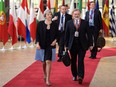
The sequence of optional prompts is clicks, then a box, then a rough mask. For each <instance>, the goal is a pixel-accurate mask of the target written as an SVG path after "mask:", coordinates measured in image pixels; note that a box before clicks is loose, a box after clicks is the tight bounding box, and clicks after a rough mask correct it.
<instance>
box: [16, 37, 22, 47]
mask: <svg viewBox="0 0 116 87" xmlns="http://www.w3.org/2000/svg"><path fill="white" fill-rule="evenodd" d="M17 49H21V36H19V47H18V48H17Z"/></svg>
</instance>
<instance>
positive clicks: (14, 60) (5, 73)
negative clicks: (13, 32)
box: [0, 38, 116, 87]
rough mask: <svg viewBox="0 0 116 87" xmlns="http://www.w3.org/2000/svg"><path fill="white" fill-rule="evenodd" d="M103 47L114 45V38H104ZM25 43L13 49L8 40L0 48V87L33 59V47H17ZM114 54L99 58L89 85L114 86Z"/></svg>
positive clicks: (96, 86) (94, 86)
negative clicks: (104, 43) (104, 44)
mask: <svg viewBox="0 0 116 87" xmlns="http://www.w3.org/2000/svg"><path fill="white" fill-rule="evenodd" d="M105 39H106V46H105V48H110V47H116V38H114V39H112V38H105ZM20 45H22V46H24V45H25V44H24V43H23V42H22V43H17V44H16V45H15V46H14V48H15V49H14V50H11V49H9V48H10V47H11V44H10V41H9V42H8V43H7V44H6V46H5V47H4V49H6V50H4V49H3V50H0V87H2V86H3V85H4V84H6V83H7V82H8V81H10V80H11V79H12V78H14V77H15V76H16V75H17V74H19V73H20V72H21V71H23V70H24V69H25V68H27V67H28V66H30V65H31V64H32V63H33V62H34V61H35V60H34V55H35V47H34V48H32V47H31V45H27V48H22V49H19V48H18V47H19V46H20ZM2 47H3V46H2V43H1V42H0V49H2ZM115 77H116V56H111V57H106V58H103V59H101V60H100V63H99V64H98V67H97V70H96V72H95V75H94V77H93V79H92V82H91V84H90V87H116V83H115V82H116V78H115Z"/></svg>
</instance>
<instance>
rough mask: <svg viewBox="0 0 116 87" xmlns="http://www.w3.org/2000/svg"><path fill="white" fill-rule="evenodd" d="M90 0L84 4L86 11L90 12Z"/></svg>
mask: <svg viewBox="0 0 116 87" xmlns="http://www.w3.org/2000/svg"><path fill="white" fill-rule="evenodd" d="M89 5H90V0H88V2H87V4H86V11H88V10H90V6H89Z"/></svg>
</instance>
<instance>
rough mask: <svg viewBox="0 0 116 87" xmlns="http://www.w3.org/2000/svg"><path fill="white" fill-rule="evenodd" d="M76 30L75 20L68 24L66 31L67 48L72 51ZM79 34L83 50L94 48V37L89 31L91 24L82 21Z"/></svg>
mask: <svg viewBox="0 0 116 87" xmlns="http://www.w3.org/2000/svg"><path fill="white" fill-rule="evenodd" d="M75 31H76V28H75V26H74V22H73V20H70V21H68V22H67V25H66V31H65V42H66V47H68V49H69V50H70V49H71V47H72V43H73V40H74V33H75ZM78 32H79V37H78V38H79V41H80V43H81V45H82V49H83V50H87V49H88V47H89V46H93V39H92V35H91V33H90V31H89V24H88V22H87V21H85V20H83V19H81V24H80V27H79V28H78Z"/></svg>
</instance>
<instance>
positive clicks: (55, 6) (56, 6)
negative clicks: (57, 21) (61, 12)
mask: <svg viewBox="0 0 116 87" xmlns="http://www.w3.org/2000/svg"><path fill="white" fill-rule="evenodd" d="M56 12H58V0H55V1H54V11H53V13H56Z"/></svg>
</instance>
